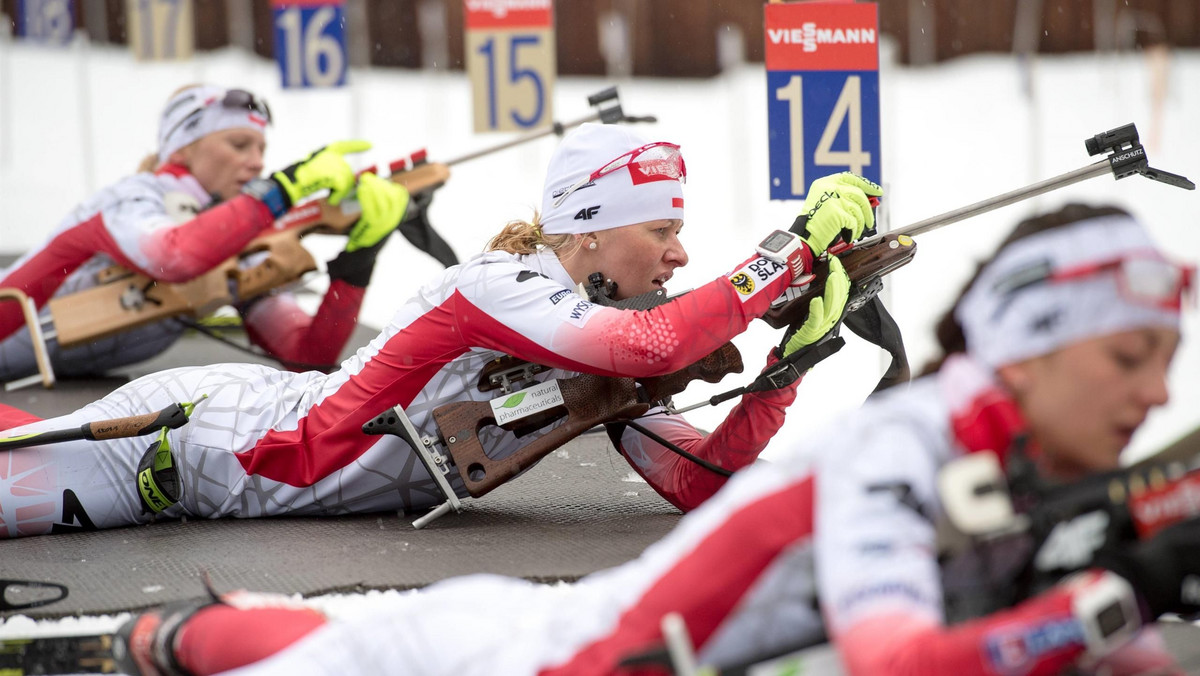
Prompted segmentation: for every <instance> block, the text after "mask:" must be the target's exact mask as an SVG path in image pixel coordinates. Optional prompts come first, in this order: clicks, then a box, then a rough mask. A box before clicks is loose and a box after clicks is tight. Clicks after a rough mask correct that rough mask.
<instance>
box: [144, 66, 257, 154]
mask: <svg viewBox="0 0 1200 676" xmlns="http://www.w3.org/2000/svg"><path fill="white" fill-rule="evenodd" d="M227 93H228V90H226V89H225V88H223V87H214V86H211V85H199V86H195V87H188V88H187V89H185V90H183V91H181V92H179V93H178V94H176V95H175V96H173V97H171V100H170V101H168V102H167V106H166V107H165V108H163V113H162V118H161V119H160V120H159V123H158V161H159V163H160V164H161V163H163V162H166V161H167V158H169V157H170V156H171V153H173V152H175V151H176V150H179V149H180V148H183V147H184V146H188V145H191V144H192V143H193V142H195V141H198V140H199V139H201V138H203V137H205V136H208V135H209V134H211V133H213V132H218V131H222V130H225V129H235V128H241V127H246V128H248V129H254V130H256V131H260V132H261V131H265V130H266V127H267V123H268V122H270V120H269V119H268V118H266V117H264V116H263V115H261V114H260V113H258V112H257V111H254V110H251V109H249V108H230V107H227V106H224V105H221V102H222V100H223V99H224V98H225V95H226V94H227Z"/></svg>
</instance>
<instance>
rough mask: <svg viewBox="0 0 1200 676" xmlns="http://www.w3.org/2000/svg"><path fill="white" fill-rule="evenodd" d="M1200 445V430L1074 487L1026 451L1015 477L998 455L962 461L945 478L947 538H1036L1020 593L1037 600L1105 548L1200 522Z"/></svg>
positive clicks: (1018, 455)
mask: <svg viewBox="0 0 1200 676" xmlns="http://www.w3.org/2000/svg"><path fill="white" fill-rule="evenodd" d="M1198 443H1200V430H1197V431H1194V432H1192V433H1191V434H1190V435H1189V436H1186V437H1184V438H1183V439H1180V440H1179V441H1177V442H1176V443H1174V444H1172V445H1171V446H1169V447H1167V448H1166V449H1163V450H1162V451H1161V452H1159V453H1157V454H1155V456H1154V457H1152V458H1147V459H1145V460H1143V461H1140V462H1138V463H1136V464H1134V465H1132V466H1130V467H1126V468H1122V469H1119V470H1114V471H1111V472H1104V473H1100V474H1095V475H1092V476H1089V477H1086V478H1084V479H1082V480H1080V481H1074V482H1071V483H1066V484H1059V483H1053V482H1049V481H1047V480H1045V479H1044V478H1042V477H1041V476H1039V474H1038V472H1037V470H1036V468H1035V467H1034V464H1033V462H1032V461H1031V460H1030V459H1029V458H1028V457H1027V456H1025V454H1024V453H1022V452H1020V451H1019V450H1018V451H1016V452H1014V453H1013V454H1012V455H1011V456H1010V458H1009V467H1008V470H1007V471H1005V470H1004V469H1002V468H1001V466H1000V461H999V459H998V458H997V456H996V455H995V454H994V453H991V452H980V453H972V454H970V455H967V456H964V457H962V458H958V459H956V460H954V461H952V462H950V463H948V464H947V465H945V466H944V467H943V468H942V470H941V472H940V474H939V476H938V493H939V495H940V496H941V498H942V503H943V505H944V508H945V514H946V518H947V524H945V525H947V526H949V529H946V528H943V530H942V533H941V535H945V534H946V533H951V534H953V536H959V537H961V536H966V537H967V538H974V539H980V540H989V539H994V538H998V537H1007V536H1011V535H1014V534H1022V533H1025V534H1028V535H1029V536H1031V537H1032V540H1033V543H1034V549H1033V551H1034V555H1033V556H1032V557H1031V560H1030V562H1029V565H1030V567H1031V568H1030V574H1029V576H1028V578H1027V580H1026V583H1027V584H1026V588H1025V589H1023V590H1020V592H1021V596H1022V597H1024V596H1028V595H1030V594H1033V593H1037V592H1039V591H1041V590H1042V589H1045V588H1046V587H1047V586H1049V585H1051V584H1053V583H1055V582H1057V581H1058V580H1060V579H1061V578H1062V577H1063V576H1065V575H1067V574H1069V573H1072V572H1075V571H1078V570H1082V569H1084V568H1087V567H1088V566H1090V565H1091V563H1092V561H1093V559H1094V556H1095V554H1096V552H1097V551H1098V550H1099V549H1100V548H1101V546H1112V545H1114V544H1122V543H1130V544H1132V543H1134V542H1137V541H1139V540H1145V539H1148V538H1150V537H1153V536H1154V535H1155V534H1156V533H1158V532H1159V531H1161V530H1162V529H1164V528H1167V527H1168V526H1172V525H1174V524H1177V523H1180V522H1182V521H1186V520H1189V519H1194V518H1200V465H1197V464H1196V462H1195V460H1196V459H1197V458H1198V457H1200V446H1198ZM1164 456H1166V457H1164ZM1184 456H1187V457H1188V458H1189V460H1188V461H1184V460H1182V459H1180V458H1182V457H1184ZM944 541H945V540H944Z"/></svg>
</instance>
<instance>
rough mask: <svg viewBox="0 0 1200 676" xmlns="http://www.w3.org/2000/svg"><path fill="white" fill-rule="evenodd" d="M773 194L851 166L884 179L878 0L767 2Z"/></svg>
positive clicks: (794, 190) (787, 195) (798, 191)
mask: <svg viewBox="0 0 1200 676" xmlns="http://www.w3.org/2000/svg"><path fill="white" fill-rule="evenodd" d="M765 25H766V31H767V35H766V59H765V61H766V66H767V124H768V127H769V135H770V136H769V148H770V159H769V162H770V172H771V199H782V200H786V199H802V198H803V197H804V193H805V192H806V191H807V190H808V184H809V183H811V182H812V181H813V180H814V179H817V178H820V177H821V176H825V175H828V174H833V173H837V172H839V171H852V172H854V173H856V174H859V175H862V176H865V177H867V178H869V179H871V180H872V181H875V182H876V183H881V182H882V181H881V177H880V171H879V169H880V162H879V145H880V138H879V39H878V36H879V31H878V29H877V26H878V11H877V6H876V5H875V3H873V2H872V3H851V2H806V3H796V4H790V5H789V4H769V5H766V6H765Z"/></svg>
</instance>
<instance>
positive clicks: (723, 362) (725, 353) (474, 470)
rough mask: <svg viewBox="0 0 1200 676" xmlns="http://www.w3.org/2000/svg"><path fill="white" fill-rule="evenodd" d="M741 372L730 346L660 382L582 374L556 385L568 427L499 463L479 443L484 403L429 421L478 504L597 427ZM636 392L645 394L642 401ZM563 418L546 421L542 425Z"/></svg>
mask: <svg viewBox="0 0 1200 676" xmlns="http://www.w3.org/2000/svg"><path fill="white" fill-rule="evenodd" d="M742 368H743V367H742V357H741V354H740V353H739V352H738V350H737V348H736V347H734V345H733V343H726V344H725V345H722V346H721V347H720V348H718V349H717V350H716V351H715V352H713V353H711V354H709V355H708V356H706V357H704V358H703V359H701V360H700V361H698V362H696V363H695V364H692V365H690V366H688V367H687V368H683V369H680V370H678V371H675V372H674V373H669V374H667V375H664V376H657V377H654V378H642V379H637V380H635V379H634V378H611V377H607V376H598V375H592V374H586V373H585V374H583V375H578V376H575V377H573V378H567V379H566V380H562V381H560V382H559V389H560V391H561V392H562V397H563V407H564V408H565V409H566V414H565V415H566V421H565V422H563V423H562V424H561V425H559V426H558V427H556V428H554V429H553V430H551V431H550V432H547V433H546V434H544V435H542V436H541V437H539V438H537V439H536V440H534V441H533V442H532V443H530V444H528V445H526V446H523V447H521V448H520V449H518V450H517V451H516V452H515V453H513V454H512V455H509V456H508V457H506V458H502V459H499V460H493V459H492V458H489V457H488V456H487V453H485V452H484V449H483V444H482V443H481V442H480V440H479V431H480V430H482V429H483V428H484V427H487V426H489V425H495V424H496V418H495V416H494V414H493V412H492V407H491V405H490V404H489V403H488V402H486V401H469V402H456V403H453V404H446V405H444V406H439V407H437V408H436V409H434V411H433V419H434V422H436V423H437V426H438V430H439V432H440V433H441V436H442V439H443V440H444V441H445V442H446V449H447V452H448V453H449V454H450V457H451V459H452V460H453V462H454V465H455V467H457V468H458V473H459V476H460V477H462V480H463V483H464V484H465V485H466V487H467V490H468V491H470V493H471V497H475V498H478V497H481V496H483V495H485V494H487V493H489V492H491V491H492V490H493V489H495V488H496V487H498V486H500V485H501V484H503V483H505V482H506V481H508V480H509V479H511V478H513V477H514V476H516V475H517V474H520V473H521V472H523V471H524V470H526V469H528V468H529V467H531V466H533V465H534V464H535V463H536V462H537V461H538V460H541V459H542V458H543V457H545V456H546V455H547V454H548V453H550V452H551V451H553V450H555V449H557V448H559V447H561V446H562V445H563V444H565V443H567V442H568V441H570V440H572V439H574V438H575V437H577V436H579V435H580V434H583V433H584V432H586V431H587V430H589V429H591V428H592V427H595V426H596V425H599V424H601V423H605V422H610V421H613V420H618V419H621V418H633V417H637V416H640V415H642V414H644V413H645V412H646V411H648V410H649V409H650V406H651V402H655V401H658V400H660V399H665V398H666V397H669V396H671V395H673V394H678V393H680V392H682V391H683V390H684V389H685V388H686V387H687V384H688V383H689V382H691V381H692V380H696V379H698V378H699V379H702V380H705V381H707V382H710V383H715V382H717V381H719V380H720V379H721V378H723V377H724V376H725V375H727V374H729V373H741V371H742ZM639 386H640V387H641V388H642V389H643V392H642V393H641V394H640V395H639V392H638V387H639ZM561 417H562V416H561V415H559V416H555V417H554V418H552V419H549V420H545V421H544V422H543V425H544V424H549V423H550V422H553V420H555V419H558V418H561ZM539 422H542V421H539Z"/></svg>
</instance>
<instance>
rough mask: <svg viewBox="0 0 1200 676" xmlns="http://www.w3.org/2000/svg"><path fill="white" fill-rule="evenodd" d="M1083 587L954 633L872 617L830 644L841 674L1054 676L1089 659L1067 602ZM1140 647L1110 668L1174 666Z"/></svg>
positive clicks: (1061, 589)
mask: <svg viewBox="0 0 1200 676" xmlns="http://www.w3.org/2000/svg"><path fill="white" fill-rule="evenodd" d="M1098 578H1099V576H1096V579H1098ZM1088 584H1090V583H1076V584H1074V585H1070V586H1068V584H1059V585H1058V586H1056V587H1054V588H1052V589H1050V590H1049V591H1046V592H1045V593H1043V594H1040V595H1038V596H1035V597H1034V598H1032V599H1030V600H1028V601H1026V602H1024V603H1021V604H1020V605H1017V606H1015V607H1013V608H1011V609H1009V610H1004V611H1000V612H996V613H992V614H990V615H987V616H985V617H981V618H979V619H976V620H971V621H969V622H965V623H963V624H960V625H956V626H954V627H944V626H942V625H940V624H936V623H934V622H932V621H930V620H929V619H928V618H924V617H923V618H919V619H918V618H916V617H915V616H913V615H912V614H908V613H904V612H903V611H897V612H892V613H886V614H883V613H880V614H874V615H872V616H871V617H869V618H864V619H863V620H860V621H858V622H855V623H853V624H852V625H850V626H849V627H847V628H846V629H844V630H843V631H841V632H838V633H837V635H836V636H835V637H834V640H835V642H836V643H837V647H838V653H839V655H840V656H841V659H842V664H843V665H844V666H845V668H846V672H847V673H849V674H852V675H854V676H881V675H883V674H887V675H889V676H892V675H899V676H904V675H907V674H913V675H917V674H954V675H955V676H975V675H979V676H985V675H986V676H993V675H995V674H1009V673H1012V674H1016V673H1020V674H1029V675H1038V674H1058V673H1062V672H1063V671H1065V670H1067V669H1068V668H1069V667H1072V666H1075V665H1076V662H1077V661H1078V660H1080V658H1082V657H1085V656H1086V652H1087V646H1086V643H1085V639H1084V633H1083V629H1082V626H1081V624H1080V622H1079V620H1078V619H1076V617H1075V615H1074V613H1073V612H1072V601H1073V600H1074V598H1075V595H1076V594H1079V593H1083V592H1084V591H1085V590H1086V588H1087V585H1088ZM1137 643H1138V642H1137V641H1134V642H1133V643H1129V644H1126V646H1124V647H1122V648H1121V649H1118V650H1117V651H1116V652H1115V653H1114V655H1119V654H1121V653H1126V654H1125V656H1124V659H1123V660H1116V661H1114V662H1112V663H1111V664H1118V663H1119V664H1121V666H1122V667H1125V668H1132V669H1133V672H1132V673H1146V672H1147V671H1148V670H1150V669H1159V670H1161V669H1163V668H1164V667H1165V668H1167V669H1168V670H1169V669H1170V668H1171V667H1172V666H1173V664H1174V662H1173V660H1171V658H1170V656H1169V655H1164V654H1163V653H1161V652H1154V651H1147V650H1145V649H1144V647H1142V646H1138V645H1137ZM1131 647H1132V648H1133V649H1132V650H1126V648H1131ZM1133 662H1137V663H1138V664H1136V665H1135V664H1133ZM1126 673H1129V672H1126Z"/></svg>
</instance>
